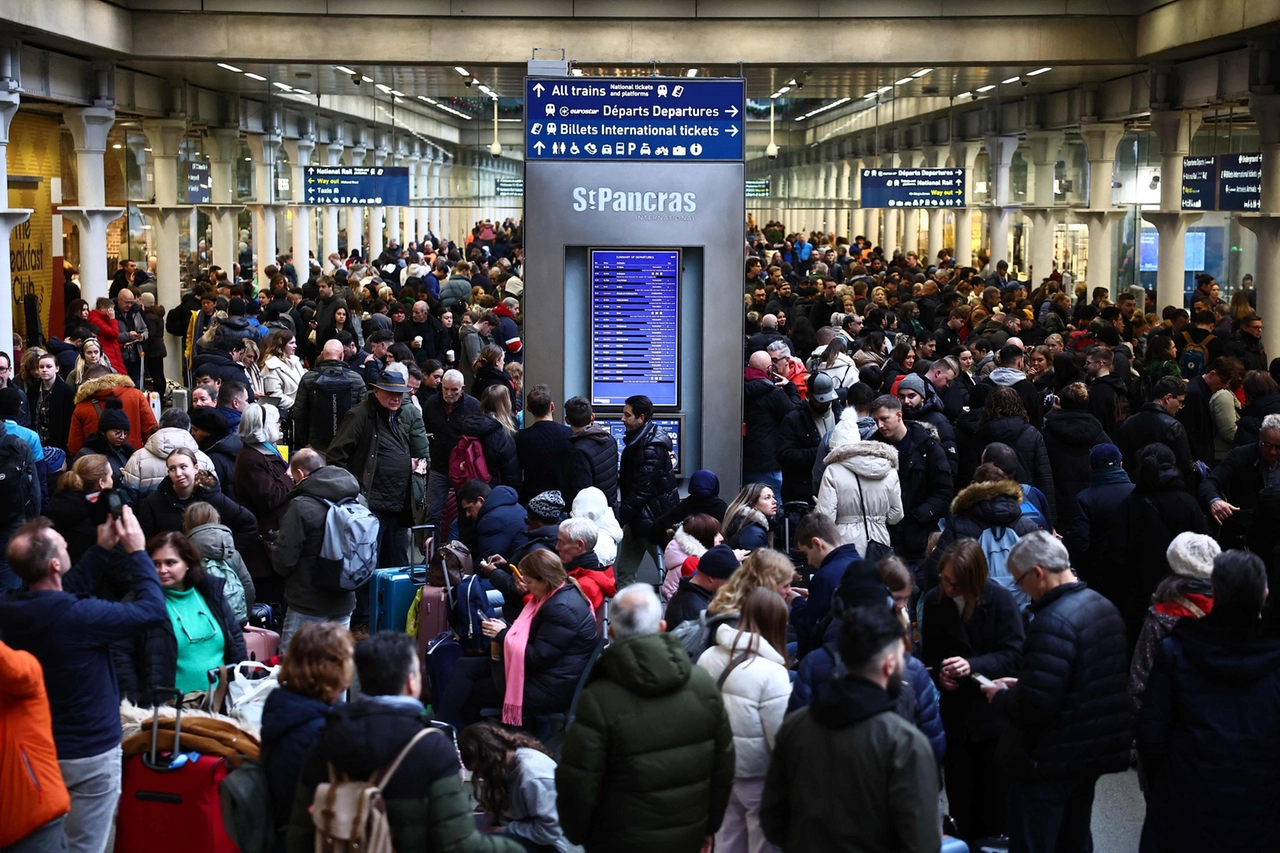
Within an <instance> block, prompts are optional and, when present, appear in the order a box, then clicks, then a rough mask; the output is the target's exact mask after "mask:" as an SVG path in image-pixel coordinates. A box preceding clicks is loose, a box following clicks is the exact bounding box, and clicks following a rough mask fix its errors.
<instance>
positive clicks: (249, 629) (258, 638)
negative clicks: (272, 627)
mask: <svg viewBox="0 0 1280 853" xmlns="http://www.w3.org/2000/svg"><path fill="white" fill-rule="evenodd" d="M241 631H243V632H244V648H245V651H247V652H248V653H249V660H256V661H261V662H262V663H266V662H267V661H269V660H271V659H272V658H273V657H275V656H276V655H278V654H280V635H279V634H277V633H276V632H275V631H268V630H267V629H266V628H255V627H253V626H252V625H248V626H246V627H244V628H242V629H241Z"/></svg>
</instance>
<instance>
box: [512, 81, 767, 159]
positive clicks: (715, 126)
mask: <svg viewBox="0 0 1280 853" xmlns="http://www.w3.org/2000/svg"><path fill="white" fill-rule="evenodd" d="M745 85H746V84H745V81H743V80H738V79H697V78H689V77H676V78H669V77H554V78H539V77H530V78H528V79H526V80H525V159H526V161H528V160H587V161H600V160H631V161H640V162H644V161H648V160H660V161H667V162H670V161H691V160H692V161H711V160H720V161H723V160H742V159H743V157H744V152H745V148H746V142H745V139H746V116H745V115H744V113H743V109H744V106H745V98H746V89H745Z"/></svg>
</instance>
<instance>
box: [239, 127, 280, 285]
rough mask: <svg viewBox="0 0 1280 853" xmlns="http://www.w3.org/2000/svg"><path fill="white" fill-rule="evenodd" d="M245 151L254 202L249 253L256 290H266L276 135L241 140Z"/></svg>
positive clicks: (272, 245)
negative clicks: (254, 269) (248, 155)
mask: <svg viewBox="0 0 1280 853" xmlns="http://www.w3.org/2000/svg"><path fill="white" fill-rule="evenodd" d="M245 142H247V143H248V145H249V151H250V152H251V154H252V156H253V186H254V197H253V198H254V203H253V204H252V205H250V206H249V209H250V210H251V211H252V212H253V250H254V260H255V263H256V264H257V279H258V287H259V288H264V287H267V286H268V285H269V284H270V282H269V281H267V276H266V272H265V270H266V268H267V267H269V266H273V265H274V264H275V262H276V252H277V249H278V246H277V243H276V214H277V212H278V209H279V207H280V206H279V205H277V204H276V203H275V199H276V182H275V166H276V155H277V154H279V153H280V142H281V140H280V136H279V134H277V133H250V134H248V135H247V136H246V137H245Z"/></svg>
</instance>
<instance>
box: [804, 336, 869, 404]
mask: <svg viewBox="0 0 1280 853" xmlns="http://www.w3.org/2000/svg"><path fill="white" fill-rule="evenodd" d="M814 328H821V327H820V326H815V327H814ZM815 373H825V374H827V376H830V377H831V382H832V384H833V385H835V387H836V390H837V391H838V390H840V389H842V388H843V389H844V390H846V391H847V390H849V389H850V388H852V387H853V386H854V385H857V384H858V366H857V365H856V364H854V363H853V359H852V358H850V357H849V356H848V355H847V354H845V353H840V354H839V355H837V356H836V360H835V361H834V362H832V363H831V365H830V366H826V365H823V364H817V363H815V364H814V365H813V367H812V368H811V373H810V374H809V383H810V384H813V375H814V374H815Z"/></svg>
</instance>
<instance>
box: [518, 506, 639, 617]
mask: <svg viewBox="0 0 1280 853" xmlns="http://www.w3.org/2000/svg"><path fill="white" fill-rule="evenodd" d="M549 529H551V530H555V529H556V528H554V527H553V528H549ZM551 550H553V551H554V550H555V543H552V544H551ZM564 568H565V571H566V572H567V573H568V574H569V577H571V578H573V579H574V580H576V581H577V582H578V586H580V587H582V594H583V595H585V596H586V597H587V601H588V602H590V603H591V613H592V615H593V616H594V615H595V614H598V613H599V612H600V607H601V606H602V605H603V604H604V600H605V599H606V598H613V597H614V596H615V595H617V594H618V579H617V578H616V577H614V574H613V567H612V566H605V565H603V564H601V562H600V561H599V560H598V559H596V555H595V552H594V551H587V552H586V553H583V554H579V555H578V556H577V557H575V558H573V559H572V560H570V561H569V562H567V563H565V564H564ZM517 615H518V614H517Z"/></svg>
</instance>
